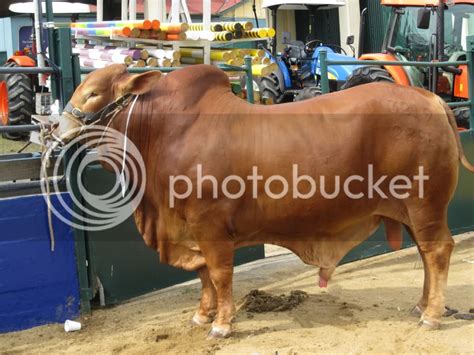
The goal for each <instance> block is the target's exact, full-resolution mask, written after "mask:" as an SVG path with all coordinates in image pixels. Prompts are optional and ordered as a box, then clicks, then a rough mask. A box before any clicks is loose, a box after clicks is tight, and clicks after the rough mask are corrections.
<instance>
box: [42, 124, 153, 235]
mask: <svg viewBox="0 0 474 355" xmlns="http://www.w3.org/2000/svg"><path fill="white" fill-rule="evenodd" d="M76 130H77V131H76V132H71V131H69V132H68V134H69V133H71V135H72V136H74V135H75V134H78V136H77V137H76V138H74V139H72V140H71V141H70V142H69V143H68V144H67V145H66V146H65V147H64V149H62V150H61V152H60V154H59V156H58V157H57V159H56V162H55V164H54V166H53V172H52V176H60V175H61V164H62V163H64V162H65V154H66V152H68V150H69V149H70V148H71V147H72V146H74V145H76V144H79V145H78V148H77V149H76V150H74V152H73V153H72V154H71V156H70V157H68V159H67V164H63V165H64V167H65V171H64V175H65V176H66V177H67V179H66V187H67V190H68V191H69V192H70V196H71V198H72V200H73V204H74V205H75V206H76V209H73V208H72V207H71V206H70V205H69V204H68V203H67V202H66V201H65V200H64V198H63V196H62V195H61V194H59V193H58V194H57V195H55V196H56V197H57V200H58V202H59V204H60V206H61V210H62V211H60V209H58V208H56V207H55V206H54V204H49V207H50V208H51V210H52V212H53V214H54V215H55V216H56V217H57V218H59V219H60V220H61V221H62V222H64V223H66V224H68V225H70V226H72V227H74V228H77V229H82V230H87V231H100V230H105V229H109V228H112V227H115V226H117V225H118V224H120V223H122V222H123V221H125V220H126V219H127V218H128V217H129V216H130V215H131V214H132V212H133V209H134V208H135V207H136V206H137V205H138V203H139V202H140V201H141V199H142V197H143V194H144V191H145V179H146V173H145V164H144V162H143V159H142V156H141V154H140V152H139V151H138V149H137V147H136V146H135V145H134V144H133V142H131V141H130V140H129V139H128V138H127V137H125V136H124V135H123V134H122V133H120V132H119V131H117V130H115V129H113V128H110V127H107V128H106V127H103V126H94V127H92V128H87V129H86V130H85V131H84V128H83V127H79V128H77V129H76ZM90 149H96V150H97V151H98V152H99V153H98V154H90V153H87V151H89V150H90ZM49 154H51V152H48V154H47V156H46V159H43V162H42V164H43V166H42V169H45V165H44V164H47V162H48V160H49V159H48V158H49ZM97 163H101V164H103V165H106V166H107V168H108V169H109V170H112V171H113V172H114V173H115V176H116V179H115V182H114V184H113V186H112V188H111V189H109V190H108V191H107V192H105V193H103V194H94V193H92V192H91V191H90V190H89V189H88V188H87V187H86V186H85V185H84V180H85V179H84V178H83V177H84V173H85V172H86V168H87V167H88V166H89V165H91V164H97ZM73 167H74V169H73ZM73 180H74V181H76V182H77V189H73V188H72V185H71V182H72V181H73ZM90 185H92V184H90ZM46 187H47V186H46V184H45V183H43V184H42V185H41V190H42V192H43V196H44V198H45V200H46V202H47V203H48V199H49V195H50V194H51V193H55V192H60V191H61V189H60V186H59V183H58V180H53V185H52V187H51V190H49V189H47V188H46Z"/></svg>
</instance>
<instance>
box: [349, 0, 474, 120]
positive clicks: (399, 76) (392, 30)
mask: <svg viewBox="0 0 474 355" xmlns="http://www.w3.org/2000/svg"><path fill="white" fill-rule="evenodd" d="M382 5H384V6H389V7H391V8H392V10H391V15H390V19H389V23H388V26H387V30H386V32H385V37H384V41H383V45H382V48H381V52H380V53H370V54H363V55H362V56H361V57H360V59H363V60H383V61H402V62H403V61H417V62H431V61H462V60H466V50H467V43H466V39H467V36H469V35H473V34H474V6H473V5H474V1H473V0H454V1H444V2H443V5H442V6H439V3H438V1H432V0H382ZM374 81H389V82H395V83H397V84H400V85H407V86H417V87H423V88H426V89H428V90H430V91H432V92H435V93H436V94H438V95H440V96H441V97H443V99H444V100H446V101H448V102H453V101H455V102H456V101H466V100H467V99H468V80H467V66H464V65H461V66H459V67H443V68H434V67H430V68H428V67H423V66H420V67H413V66H407V67H400V66H382V67H379V66H370V67H365V68H360V69H357V70H356V71H354V72H353V73H352V74H351V76H350V77H349V79H348V80H347V82H346V84H345V85H344V88H348V87H352V86H356V85H360V84H365V83H369V82H374ZM454 113H455V115H456V118H457V122H458V125H459V126H461V127H464V128H468V125H469V109H468V108H467V107H459V108H456V109H455V110H454Z"/></svg>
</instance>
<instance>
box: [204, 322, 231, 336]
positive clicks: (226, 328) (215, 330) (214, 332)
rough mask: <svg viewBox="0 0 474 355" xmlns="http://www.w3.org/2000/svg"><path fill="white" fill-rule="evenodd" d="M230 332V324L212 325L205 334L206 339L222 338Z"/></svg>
mask: <svg viewBox="0 0 474 355" xmlns="http://www.w3.org/2000/svg"><path fill="white" fill-rule="evenodd" d="M231 333H232V327H231V325H230V324H229V325H213V326H212V328H211V330H210V331H209V334H207V339H223V338H228V337H229V336H230V334H231Z"/></svg>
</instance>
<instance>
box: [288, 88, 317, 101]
mask: <svg viewBox="0 0 474 355" xmlns="http://www.w3.org/2000/svg"><path fill="white" fill-rule="evenodd" d="M321 94H322V92H321V90H320V89H319V88H317V87H315V86H310V87H306V88H304V89H302V90H301V91H300V92H298V93H297V94H296V95H295V99H294V101H295V102H296V101H303V100H307V99H311V98H313V97H316V96H319V95H321Z"/></svg>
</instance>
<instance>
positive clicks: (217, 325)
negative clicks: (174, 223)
mask: <svg viewBox="0 0 474 355" xmlns="http://www.w3.org/2000/svg"><path fill="white" fill-rule="evenodd" d="M206 239H207V238H206ZM199 246H200V248H201V251H202V253H203V254H204V257H205V258H206V264H207V267H208V269H209V276H210V279H211V281H212V284H213V285H214V287H215V289H216V296H217V314H216V317H215V319H214V322H212V328H211V330H210V332H209V335H208V337H209V338H227V337H228V336H230V334H231V332H232V326H231V322H232V319H233V317H234V314H235V306H234V301H233V299H232V276H233V272H234V243H233V242H232V241H228V240H226V241H222V240H212V239H207V240H204V241H200V242H199Z"/></svg>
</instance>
